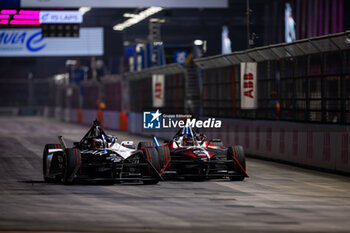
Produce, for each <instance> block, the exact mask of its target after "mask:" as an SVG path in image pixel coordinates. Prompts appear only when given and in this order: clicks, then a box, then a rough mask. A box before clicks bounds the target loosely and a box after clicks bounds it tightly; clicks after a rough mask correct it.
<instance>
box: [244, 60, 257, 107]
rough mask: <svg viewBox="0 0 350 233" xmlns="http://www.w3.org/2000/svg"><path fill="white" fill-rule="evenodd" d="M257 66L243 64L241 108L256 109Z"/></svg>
mask: <svg viewBox="0 0 350 233" xmlns="http://www.w3.org/2000/svg"><path fill="white" fill-rule="evenodd" d="M256 70H257V64H256V63H255V62H246V63H241V108H242V109H256V108H257V107H258V95H257V76H256V75H257V72H256Z"/></svg>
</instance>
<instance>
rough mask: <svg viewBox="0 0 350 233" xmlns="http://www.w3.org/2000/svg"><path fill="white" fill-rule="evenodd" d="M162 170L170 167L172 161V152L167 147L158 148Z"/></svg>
mask: <svg viewBox="0 0 350 233" xmlns="http://www.w3.org/2000/svg"><path fill="white" fill-rule="evenodd" d="M156 150H157V152H158V158H159V165H160V170H161V169H163V168H165V167H166V166H168V163H169V161H170V150H169V147H167V146H157V147H156Z"/></svg>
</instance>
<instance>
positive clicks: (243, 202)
mask: <svg viewBox="0 0 350 233" xmlns="http://www.w3.org/2000/svg"><path fill="white" fill-rule="evenodd" d="M86 130H88V126H81V125H75V124H68V123H61V122H57V121H54V120H50V119H45V118H16V117H7V118H5V117H0V148H1V152H0V232H203V233H206V232H349V231H350V221H349V220H350V178H349V177H343V176H338V175H333V174H327V173H322V172H316V171H310V170H306V169H301V168H296V167H293V166H288V165H282V164H278V163H273V162H266V161H261V160H256V159H247V170H248V174H249V175H250V178H249V179H246V180H245V181H244V182H230V181H228V180H210V181H205V182H184V181H170V182H161V183H159V184H158V185H154V186H144V185H142V184H139V183H129V184H116V185H98V184H91V183H90V184H80V185H68V186H66V185H61V184H46V183H44V182H43V179H42V173H41V171H42V167H41V166H42V161H41V156H42V149H43V146H44V144H46V143H55V142H58V141H57V138H56V136H57V135H64V136H65V138H66V139H67V141H68V142H69V144H71V143H72V141H76V140H79V139H80V138H81V137H82V136H83V134H84V133H85V132H86ZM107 131H108V130H107ZM110 133H113V134H115V135H117V136H118V137H119V140H123V139H124V140H125V139H129V140H130V139H132V140H135V141H136V142H137V141H140V140H144V138H142V137H139V136H133V135H128V134H126V133H121V132H110Z"/></svg>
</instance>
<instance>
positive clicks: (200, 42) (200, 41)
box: [193, 40, 203, 46]
mask: <svg viewBox="0 0 350 233" xmlns="http://www.w3.org/2000/svg"><path fill="white" fill-rule="evenodd" d="M193 43H194V45H198V46H201V45H203V41H202V40H195V41H194V42H193Z"/></svg>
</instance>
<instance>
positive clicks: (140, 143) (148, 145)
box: [137, 142, 154, 150]
mask: <svg viewBox="0 0 350 233" xmlns="http://www.w3.org/2000/svg"><path fill="white" fill-rule="evenodd" d="M146 147H147V148H148V147H154V143H153V142H139V144H138V145H137V149H138V150H141V149H143V148H146Z"/></svg>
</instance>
